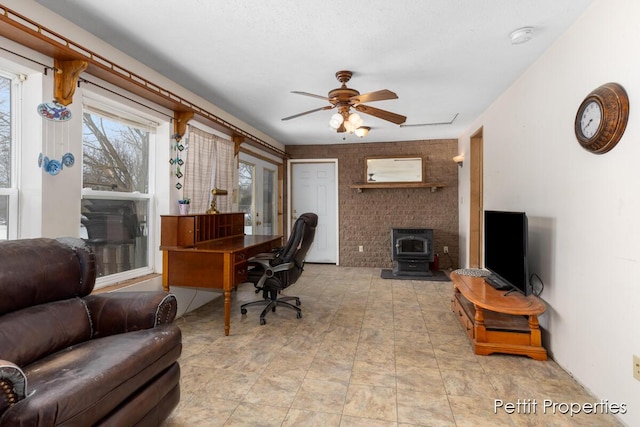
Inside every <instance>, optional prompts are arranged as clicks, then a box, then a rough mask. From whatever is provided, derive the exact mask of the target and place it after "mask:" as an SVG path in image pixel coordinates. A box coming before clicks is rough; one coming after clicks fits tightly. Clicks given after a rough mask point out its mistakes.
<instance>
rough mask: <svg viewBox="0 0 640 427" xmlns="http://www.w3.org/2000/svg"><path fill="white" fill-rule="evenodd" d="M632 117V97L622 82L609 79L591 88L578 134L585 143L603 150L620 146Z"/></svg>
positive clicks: (580, 114) (595, 150) (596, 150)
mask: <svg viewBox="0 0 640 427" xmlns="http://www.w3.org/2000/svg"><path fill="white" fill-rule="evenodd" d="M628 119H629V97H628V96H627V92H626V91H625V90H624V88H623V87H622V86H620V85H619V84H618V83H607V84H604V85H602V86H600V87H599V88H597V89H595V90H594V91H593V92H591V93H590V94H589V95H587V97H586V98H585V99H584V101H582V104H580V107H579V108H578V113H577V114H576V121H575V132H576V138H578V142H579V143H580V145H582V147H583V148H584V149H586V150H588V151H590V152H592V153H595V154H603V153H606V152H607V151H609V150H611V149H612V148H613V147H615V146H616V144H617V143H618V141H620V138H621V137H622V134H623V133H624V130H625V128H626V127H627V120H628Z"/></svg>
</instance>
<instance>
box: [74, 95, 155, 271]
mask: <svg viewBox="0 0 640 427" xmlns="http://www.w3.org/2000/svg"><path fill="white" fill-rule="evenodd" d="M154 137H155V128H154V125H153V124H152V123H149V122H148V121H146V122H145V120H144V119H141V118H140V119H138V118H137V117H131V116H130V115H128V114H124V113H123V114H119V113H117V112H112V111H110V110H106V111H105V110H103V109H100V108H97V107H94V106H92V105H90V106H88V107H85V110H84V114H83V135H82V147H83V149H82V152H83V165H82V167H83V169H82V180H83V192H82V217H81V218H82V234H83V236H82V237H83V238H85V239H86V241H87V242H88V243H89V244H90V245H91V246H92V247H93V249H94V252H95V253H96V260H97V268H98V276H99V277H102V276H111V275H118V276H117V277H120V276H124V277H123V278H125V277H127V276H134V275H138V274H139V271H140V269H148V270H150V269H151V267H150V266H151V265H152V260H150V259H149V257H150V254H151V253H152V251H150V241H149V234H148V229H149V224H148V221H149V218H151V217H152V212H151V209H152V203H151V195H152V188H150V186H151V184H150V183H151V182H152V180H150V176H151V169H152V167H151V165H150V159H151V158H152V157H153V153H151V151H152V150H153V146H154V144H153V141H152V140H153V139H154ZM134 271H135V272H134ZM132 272H133V273H132ZM127 273H128V274H127Z"/></svg>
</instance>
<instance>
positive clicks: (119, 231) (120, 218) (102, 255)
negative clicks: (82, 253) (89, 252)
mask: <svg viewBox="0 0 640 427" xmlns="http://www.w3.org/2000/svg"><path fill="white" fill-rule="evenodd" d="M148 205H149V203H148V201H147V200H105V199H89V198H84V199H82V234H83V236H82V237H83V238H84V239H85V241H86V242H87V243H88V244H89V246H91V247H92V248H93V250H94V252H95V254H96V262H97V270H98V277H101V276H107V275H109V274H115V273H122V272H124V271H129V270H134V269H136V268H142V267H146V266H147V265H149V261H148V253H147V247H148V236H147V223H146V219H147V215H148V209H149V206H148Z"/></svg>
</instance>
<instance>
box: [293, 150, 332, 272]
mask: <svg viewBox="0 0 640 427" xmlns="http://www.w3.org/2000/svg"><path fill="white" fill-rule="evenodd" d="M297 163H333V164H334V166H335V168H334V169H335V195H336V200H335V202H336V218H335V220H336V265H340V195H339V193H338V189H339V185H338V159H289V160H288V161H287V221H286V224H287V230H286V231H287V233H286V236H287V238H288V237H289V233H290V229H291V218H292V216H293V212H292V209H291V206H292V194H293V192H292V185H293V174H292V168H293V165H294V164H297Z"/></svg>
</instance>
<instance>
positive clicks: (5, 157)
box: [0, 73, 19, 240]
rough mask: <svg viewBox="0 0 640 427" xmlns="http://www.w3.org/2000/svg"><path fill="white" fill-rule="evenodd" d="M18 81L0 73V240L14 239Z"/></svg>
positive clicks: (16, 228)
mask: <svg viewBox="0 0 640 427" xmlns="http://www.w3.org/2000/svg"><path fill="white" fill-rule="evenodd" d="M18 82H19V80H18V79H17V78H16V77H15V76H11V75H8V74H4V73H0V240H7V239H14V238H16V237H17V230H18V227H17V219H18V215H17V206H18V201H17V198H18V191H17V188H16V183H15V170H14V165H15V161H14V156H15V154H14V153H15V151H16V132H15V129H16V126H15V122H16V114H15V111H16V110H17V105H16V102H17V97H16V96H15V94H16V92H17V89H18V84H19V83H18Z"/></svg>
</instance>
